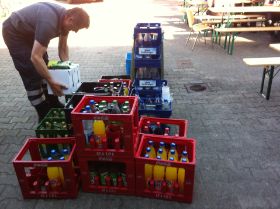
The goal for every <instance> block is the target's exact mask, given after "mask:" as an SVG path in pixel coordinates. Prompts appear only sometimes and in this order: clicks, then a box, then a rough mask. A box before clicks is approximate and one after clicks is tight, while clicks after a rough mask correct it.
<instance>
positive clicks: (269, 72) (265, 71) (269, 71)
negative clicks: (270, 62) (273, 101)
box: [260, 66, 274, 100]
mask: <svg viewBox="0 0 280 209" xmlns="http://www.w3.org/2000/svg"><path fill="white" fill-rule="evenodd" d="M266 75H268V84H267V90H266V95H265V94H264V93H263V88H264V82H265V76H266ZM273 77H274V66H271V67H270V69H269V67H264V69H263V76H262V83H261V90H260V94H261V95H262V96H263V97H265V98H266V99H267V100H269V97H270V92H271V86H272V81H273Z"/></svg>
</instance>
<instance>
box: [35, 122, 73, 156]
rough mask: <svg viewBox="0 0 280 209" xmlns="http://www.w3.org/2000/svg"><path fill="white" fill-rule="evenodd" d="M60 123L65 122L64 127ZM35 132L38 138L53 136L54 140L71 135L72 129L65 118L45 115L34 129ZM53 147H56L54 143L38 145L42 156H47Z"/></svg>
mask: <svg viewBox="0 0 280 209" xmlns="http://www.w3.org/2000/svg"><path fill="white" fill-rule="evenodd" d="M55 123H56V124H55ZM62 123H63V124H65V126H64V127H62V126H61V124H62ZM46 124H48V125H46ZM35 134H36V137H38V138H53V140H54V141H55V140H56V138H57V137H69V136H73V130H72V129H71V128H70V127H69V126H68V124H67V123H66V120H65V119H62V118H51V117H45V118H44V119H43V120H42V121H41V122H40V123H39V125H38V126H37V128H36V129H35ZM53 148H56V145H52V146H50V145H46V144H40V145H39V149H40V152H41V155H42V156H43V157H46V156H48V155H49V154H50V151H51V149H53Z"/></svg>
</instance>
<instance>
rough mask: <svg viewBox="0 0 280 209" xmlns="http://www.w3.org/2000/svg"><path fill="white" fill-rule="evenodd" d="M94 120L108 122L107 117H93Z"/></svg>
mask: <svg viewBox="0 0 280 209" xmlns="http://www.w3.org/2000/svg"><path fill="white" fill-rule="evenodd" d="M93 119H94V120H109V118H108V116H94V117H93Z"/></svg>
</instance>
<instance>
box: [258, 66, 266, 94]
mask: <svg viewBox="0 0 280 209" xmlns="http://www.w3.org/2000/svg"><path fill="white" fill-rule="evenodd" d="M266 71H267V69H266V67H264V68H263V75H262V84H261V90H260V94H262V93H263V86H264V80H265V74H266Z"/></svg>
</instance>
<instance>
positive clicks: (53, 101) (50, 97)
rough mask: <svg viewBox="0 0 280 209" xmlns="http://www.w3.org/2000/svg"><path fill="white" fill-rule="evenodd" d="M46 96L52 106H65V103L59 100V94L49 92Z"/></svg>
mask: <svg viewBox="0 0 280 209" xmlns="http://www.w3.org/2000/svg"><path fill="white" fill-rule="evenodd" d="M46 98H47V101H48V102H49V104H50V107H51V108H64V104H62V103H61V102H60V101H59V99H58V97H57V96H54V95H50V94H48V95H46Z"/></svg>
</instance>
